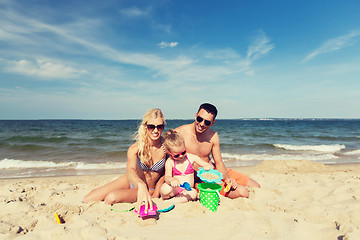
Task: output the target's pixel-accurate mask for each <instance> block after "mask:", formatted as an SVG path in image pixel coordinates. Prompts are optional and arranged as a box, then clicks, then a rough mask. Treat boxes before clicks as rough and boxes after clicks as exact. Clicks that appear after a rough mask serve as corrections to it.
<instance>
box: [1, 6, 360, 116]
mask: <svg viewBox="0 0 360 240" xmlns="http://www.w3.org/2000/svg"><path fill="white" fill-rule="evenodd" d="M359 12H360V1H357V0H345V1H340V0H339V1H334V0H327V1H319V0H311V1H308V0H303V1H295V0H282V1H280V0H279V1H276V0H274V1H269V0H258V1H250V0H230V1H209V0H207V1H179V0H172V1H170V0H168V1H167V0H159V1H152V0H148V1H143V0H142V1H137V0H132V1H129V0H126V1H122V0H118V1H115V0H107V1H98V0H86V1H73V0H71V1H68V0H63V1H50V0H48V1H46V0H41V1H40V0H0V119H42V118H46V119H49V118H50V119H52V118H55V119H64V118H65V119H69V118H71V119H72V118H74V119H126V118H141V117H142V115H143V114H144V112H145V111H146V110H147V109H149V108H153V107H159V108H161V109H162V110H163V112H164V114H165V117H166V118H168V119H171V118H180V119H183V118H193V117H194V114H195V112H196V111H197V108H198V106H199V104H201V103H203V102H210V103H213V104H215V105H216V106H217V108H218V110H219V118H268V117H280V118H282V117H290V118H360V111H359V109H360V77H359V76H360V14H359Z"/></svg>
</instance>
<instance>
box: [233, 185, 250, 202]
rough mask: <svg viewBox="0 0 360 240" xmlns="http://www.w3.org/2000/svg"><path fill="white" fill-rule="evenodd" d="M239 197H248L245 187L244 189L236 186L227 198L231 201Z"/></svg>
mask: <svg viewBox="0 0 360 240" xmlns="http://www.w3.org/2000/svg"><path fill="white" fill-rule="evenodd" d="M239 197H243V198H248V197H249V191H248V190H247V188H246V187H244V186H242V185H238V187H237V188H236V190H235V191H232V192H231V193H230V194H229V198H232V199H235V198H239Z"/></svg>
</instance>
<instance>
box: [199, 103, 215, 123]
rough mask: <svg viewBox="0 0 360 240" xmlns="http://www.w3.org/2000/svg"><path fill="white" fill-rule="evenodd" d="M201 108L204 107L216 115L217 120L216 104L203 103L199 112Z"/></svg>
mask: <svg viewBox="0 0 360 240" xmlns="http://www.w3.org/2000/svg"><path fill="white" fill-rule="evenodd" d="M201 109H204V110H205V111H207V112H208V113H211V114H212V115H214V120H215V118H216V115H217V113H218V111H217V109H216V107H215V106H214V105H212V104H210V103H203V104H201V105H200V107H199V110H198V112H200V110H201Z"/></svg>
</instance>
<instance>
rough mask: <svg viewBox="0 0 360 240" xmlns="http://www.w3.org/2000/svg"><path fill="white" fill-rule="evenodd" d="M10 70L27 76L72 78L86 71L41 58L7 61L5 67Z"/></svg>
mask: <svg viewBox="0 0 360 240" xmlns="http://www.w3.org/2000/svg"><path fill="white" fill-rule="evenodd" d="M7 70H8V71H10V72H15V73H18V74H24V75H29V76H35V77H41V78H61V79H67V78H74V77H78V76H79V75H81V74H84V73H86V71H83V70H81V71H80V70H77V69H74V68H72V67H69V66H64V65H62V64H58V63H53V62H50V61H47V60H43V59H37V60H36V61H31V60H24V59H22V60H19V61H11V62H9V66H8V68H7Z"/></svg>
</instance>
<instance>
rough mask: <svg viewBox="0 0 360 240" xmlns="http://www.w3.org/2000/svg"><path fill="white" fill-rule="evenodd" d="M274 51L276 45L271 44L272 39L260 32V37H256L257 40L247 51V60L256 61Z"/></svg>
mask: <svg viewBox="0 0 360 240" xmlns="http://www.w3.org/2000/svg"><path fill="white" fill-rule="evenodd" d="M272 49H274V44H272V43H270V39H269V38H268V37H267V36H266V34H265V33H264V32H262V31H260V33H259V35H258V36H256V38H255V40H254V41H253V42H252V44H251V45H250V46H249V48H248V51H247V59H249V60H251V61H252V60H256V59H258V58H260V57H262V56H264V55H266V54H267V53H268V52H270V51H271V50H272Z"/></svg>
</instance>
